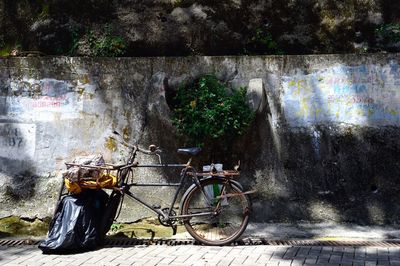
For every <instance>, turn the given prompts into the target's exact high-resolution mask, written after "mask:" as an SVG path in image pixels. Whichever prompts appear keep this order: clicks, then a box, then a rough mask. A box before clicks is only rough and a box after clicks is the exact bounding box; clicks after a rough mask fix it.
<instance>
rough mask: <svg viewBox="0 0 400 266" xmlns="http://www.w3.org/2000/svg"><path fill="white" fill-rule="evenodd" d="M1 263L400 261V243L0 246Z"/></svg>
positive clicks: (199, 264) (201, 264) (9, 265)
mask: <svg viewBox="0 0 400 266" xmlns="http://www.w3.org/2000/svg"><path fill="white" fill-rule="evenodd" d="M0 265H4V266H6V265H7V266H17V265H18V266H22V265H29V266H36V265H42V266H48V265H49V266H50V265H51V266H53V265H60V266H64V265H76V266H77V265H85V266H91V265H96V266H100V265H121V266H124V265H146V266H151V265H159V266H163V265H165V266H166V265H177V266H178V265H195V266H208V265H218V266H225V265H226V266H228V265H242V266H246V265H294V266H295V265H329V266H333V265H345V266H346V265H354V266H356V265H364V266H368V265H376V266H378V265H399V266H400V247H329V246H323V247H322V246H310V247H306V246H303V247H296V246H269V245H258V246H228V247H209V246H194V245H185V246H167V245H150V246H131V247H112V248H103V249H99V250H96V251H91V252H85V253H81V254H73V255H43V254H42V252H41V251H40V250H39V249H38V248H37V247H36V246H19V247H0Z"/></svg>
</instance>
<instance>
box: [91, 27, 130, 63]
mask: <svg viewBox="0 0 400 266" xmlns="http://www.w3.org/2000/svg"><path fill="white" fill-rule="evenodd" d="M89 46H90V50H91V53H92V55H93V56H121V55H123V54H124V53H125V51H126V44H125V41H124V39H123V38H122V37H121V36H117V35H113V29H112V27H111V26H110V25H106V26H105V30H104V33H103V34H101V35H98V34H97V35H96V34H95V33H94V32H93V31H90V32H89Z"/></svg>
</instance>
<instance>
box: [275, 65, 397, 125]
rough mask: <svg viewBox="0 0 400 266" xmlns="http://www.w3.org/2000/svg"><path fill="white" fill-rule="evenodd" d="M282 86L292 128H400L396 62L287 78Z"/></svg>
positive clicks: (350, 67)
mask: <svg viewBox="0 0 400 266" xmlns="http://www.w3.org/2000/svg"><path fill="white" fill-rule="evenodd" d="M282 86H283V103H284V111H285V117H286V119H287V121H288V123H289V124H290V125H291V126H305V125H313V124H318V123H330V122H333V123H349V124H356V125H367V126H385V125H396V126H398V125H400V66H399V65H398V63H397V62H395V61H391V62H390V63H389V64H387V65H383V66H381V65H359V66H346V65H338V66H334V67H331V68H328V69H324V70H321V71H317V72H315V73H312V74H307V75H295V76H284V77H283V80H282Z"/></svg>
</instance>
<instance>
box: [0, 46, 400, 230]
mask: <svg viewBox="0 0 400 266" xmlns="http://www.w3.org/2000/svg"><path fill="white" fill-rule="evenodd" d="M399 62H400V57H399V55H398V54H375V55H314V56H279V57H184V58H114V59H111V58H96V59H90V58H67V57H58V58H51V57H44V58H10V59H2V60H1V61H0V145H1V149H0V204H1V206H2V207H1V209H0V217H4V216H8V215H11V214H16V215H20V216H27V217H33V216H38V217H44V216H48V215H51V212H52V210H53V206H54V203H55V197H56V194H57V189H58V186H59V184H60V181H61V179H60V171H62V170H63V169H64V168H65V167H64V162H66V161H70V160H72V159H73V158H74V157H75V156H77V155H83V154H91V153H102V154H103V155H104V157H105V159H106V160H107V161H110V162H118V161H120V160H124V158H125V157H126V154H127V150H126V149H125V148H124V147H121V146H119V145H118V144H117V143H115V142H114V141H113V140H112V139H110V138H109V137H110V136H111V135H112V131H113V130H118V131H120V132H122V133H123V135H124V138H125V139H129V140H130V141H132V143H135V142H138V143H139V144H140V145H142V146H144V147H146V146H147V145H149V144H151V143H156V144H158V145H159V146H161V147H162V148H163V149H164V150H165V151H166V153H167V155H166V156H165V160H166V161H168V162H176V161H183V160H184V159H185V158H181V157H178V156H177V155H176V154H175V152H174V151H175V149H176V148H178V147H179V146H180V145H183V143H184V139H182V138H180V137H178V136H177V135H176V133H175V131H174V128H173V127H172V125H171V123H170V120H169V115H170V109H169V107H168V103H167V99H169V97H170V95H171V94H173V91H174V89H176V88H177V87H178V86H179V85H181V84H183V83H185V82H189V81H191V80H193V79H194V78H196V77H198V76H199V75H201V74H204V73H215V74H216V75H217V76H218V77H219V78H220V79H221V80H223V81H224V82H226V83H228V84H229V85H231V86H232V87H234V88H237V87H239V86H248V87H249V89H250V91H251V92H252V93H253V95H252V102H251V103H252V105H253V107H254V108H255V109H258V112H257V116H256V119H255V122H254V124H253V125H252V126H251V128H250V129H249V131H248V133H247V134H246V135H245V136H244V137H243V138H241V139H240V140H239V141H238V142H237V143H234V144H232V149H231V152H230V153H229V154H226V153H225V154H224V153H222V152H221V154H216V155H215V156H217V155H218V156H219V157H218V158H220V161H221V162H223V163H224V164H225V165H226V166H227V167H228V166H231V164H230V163H231V162H232V160H236V159H241V162H242V168H243V171H242V175H241V177H240V178H239V181H240V182H242V183H244V184H245V186H246V187H256V188H258V190H259V192H258V193H257V194H256V195H254V213H253V220H255V221H299V220H303V221H304V220H305V221H313V222H315V221H334V222H357V223H372V224H381V223H395V222H399V221H400V219H399V216H398V213H399V211H400V204H399V203H398V202H400V201H399V195H400V194H399V189H398V188H397V184H398V183H399V178H400V176H399V173H400V171H399V170H400V165H399V162H400V155H399V154H400V141H399V139H400V133H399V126H400V69H399ZM260 88H261V91H260ZM257 95H258V96H257ZM260 97H261V98H260ZM209 158H210V157H209V156H208V155H207V152H205V153H204V154H203V155H202V156H200V158H199V159H198V160H197V162H198V163H205V162H206V161H207V160H208V159H209ZM139 160H140V161H142V162H152V161H155V158H151V157H150V158H149V157H145V156H141V157H140V158H139ZM135 176H137V178H138V180H139V181H149V182H151V181H161V180H163V181H176V180H177V178H178V175H177V173H176V172H174V171H168V172H164V171H160V170H153V171H145V170H137V171H136V172H135ZM137 193H138V194H141V195H143V197H145V198H146V199H148V201H149V202H155V203H158V202H162V205H163V206H167V205H168V202H169V200H167V199H168V196H170V195H171V190H169V189H161V190H160V191H159V190H155V189H154V188H150V189H140V190H139V191H137ZM124 205H125V206H124V207H125V208H124V211H123V212H122V215H121V220H125V221H134V220H136V219H139V218H142V217H146V216H150V215H151V213H149V212H147V210H145V209H143V208H142V207H140V206H139V205H136V204H132V203H131V202H130V200H128V199H127V200H126V201H125V204H124Z"/></svg>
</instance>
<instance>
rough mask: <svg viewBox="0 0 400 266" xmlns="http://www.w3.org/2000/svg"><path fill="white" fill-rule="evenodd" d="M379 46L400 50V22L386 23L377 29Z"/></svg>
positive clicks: (393, 50) (388, 49) (392, 50)
mask: <svg viewBox="0 0 400 266" xmlns="http://www.w3.org/2000/svg"><path fill="white" fill-rule="evenodd" d="M375 34H376V36H377V41H378V42H377V44H378V47H379V48H381V49H382V50H387V51H391V52H398V51H399V49H400V45H399V44H400V23H390V24H384V25H382V26H380V27H379V28H377V29H376V30H375Z"/></svg>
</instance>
